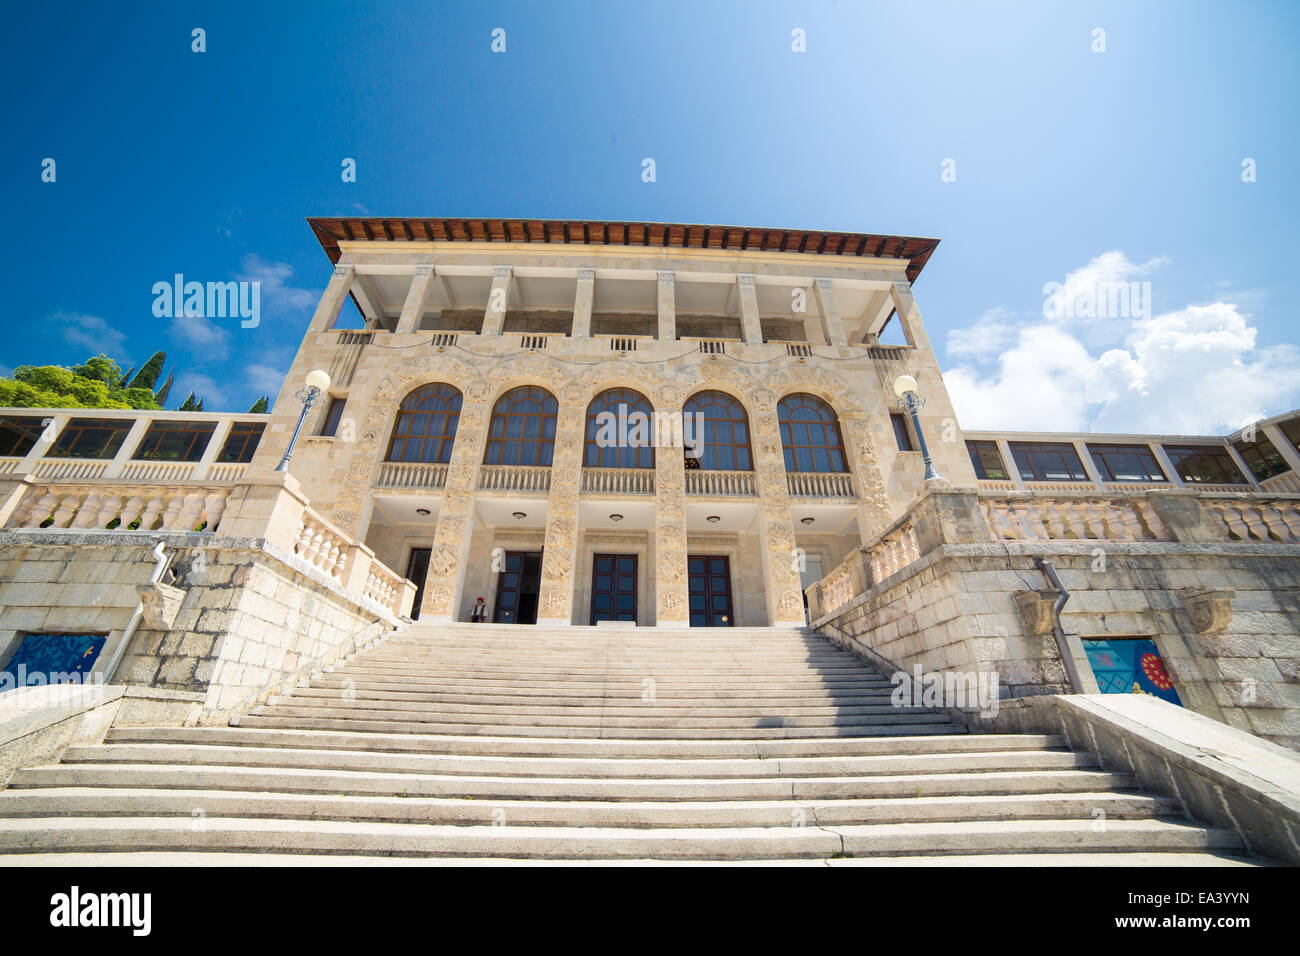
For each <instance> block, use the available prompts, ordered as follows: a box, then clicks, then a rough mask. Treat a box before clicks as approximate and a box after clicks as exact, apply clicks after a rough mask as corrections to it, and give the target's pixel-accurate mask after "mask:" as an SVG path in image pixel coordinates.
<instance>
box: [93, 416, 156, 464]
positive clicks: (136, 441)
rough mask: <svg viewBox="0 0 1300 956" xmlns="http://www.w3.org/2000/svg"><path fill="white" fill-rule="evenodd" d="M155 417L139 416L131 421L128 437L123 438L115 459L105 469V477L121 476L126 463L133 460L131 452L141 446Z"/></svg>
mask: <svg viewBox="0 0 1300 956" xmlns="http://www.w3.org/2000/svg"><path fill="white" fill-rule="evenodd" d="M153 421H154V419H151V418H137V419H136V420H135V421H133V422H132V423H131V430H130V431H129V432H127V433H126V438H124V439H122V446H121V447H120V448H118V450H117V454H116V455H114V456H113V461H112V462H111V463H110V464H109V466H108V467H107V468H105V469H104V474H103V475H102V477H104V478H120V477H122V471H123V469H125V468H126V463H127V462H128V461H130V460H131V453H132V452H134V451H135V450H136V449H137V448H139V447H140V442H141V441H143V440H144V435H145V432H147V431H148V430H149V426H150V425H151V424H153Z"/></svg>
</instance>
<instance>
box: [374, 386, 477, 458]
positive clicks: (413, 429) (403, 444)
mask: <svg viewBox="0 0 1300 956" xmlns="http://www.w3.org/2000/svg"><path fill="white" fill-rule="evenodd" d="M460 403H461V394H460V392H458V391H457V390H456V389H454V388H452V387H451V386H450V385H444V384H442V383H435V384H432V385H421V386H420V387H419V388H417V389H415V390H414V391H413V392H411V393H410V394H409V395H407V396H406V398H404V399H402V404H401V407H400V408H399V409H398V412H397V420H396V421H395V422H394V423H393V437H392V438H391V439H389V442H388V455H387V457H386V458H385V459H384V460H385V461H419V462H443V463H446V462H449V461H451V446H452V443H453V442H454V441H455V440H456V425H457V424H458V423H459V422H460Z"/></svg>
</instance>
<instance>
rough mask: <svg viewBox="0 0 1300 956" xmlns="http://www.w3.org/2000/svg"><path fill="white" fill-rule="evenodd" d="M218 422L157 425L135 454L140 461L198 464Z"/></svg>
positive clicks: (158, 423) (150, 427)
mask: <svg viewBox="0 0 1300 956" xmlns="http://www.w3.org/2000/svg"><path fill="white" fill-rule="evenodd" d="M216 427H217V425H216V423H215V422H163V421H158V422H154V423H153V424H152V425H150V426H149V430H148V431H147V432H145V435H144V441H142V442H140V447H139V448H137V449H136V450H135V460H136V461H198V460H199V459H200V458H202V457H203V450H204V449H205V448H207V447H208V440H209V439H210V438H211V437H212V433H213V432H214V431H215V430H216Z"/></svg>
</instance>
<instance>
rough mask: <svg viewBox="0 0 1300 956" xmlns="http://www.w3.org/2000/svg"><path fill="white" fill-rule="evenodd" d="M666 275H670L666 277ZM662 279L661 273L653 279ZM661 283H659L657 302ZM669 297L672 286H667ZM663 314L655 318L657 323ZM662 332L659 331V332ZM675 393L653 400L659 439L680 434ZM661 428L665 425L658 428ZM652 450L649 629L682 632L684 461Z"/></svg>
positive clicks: (685, 605) (685, 597)
mask: <svg viewBox="0 0 1300 956" xmlns="http://www.w3.org/2000/svg"><path fill="white" fill-rule="evenodd" d="M668 274H669V275H671V273H668ZM659 275H660V276H661V277H662V276H663V275H665V273H662V272H661V273H659ZM663 288H664V283H663V281H662V279H661V281H660V283H659V290H660V296H661V298H660V301H661V302H662V301H663V299H662V294H663ZM668 290H669V292H668V294H669V297H670V298H671V296H672V283H671V282H669V283H668ZM662 315H663V313H662V312H660V316H661V321H662ZM661 329H662V326H661ZM683 399H684V396H683V395H682V394H681V392H680V391H678V390H677V389H671V388H660V389H658V390H656V392H655V394H654V404H655V415H656V416H658V419H659V421H660V423H661V425H660V429H661V430H660V434H661V435H665V434H666V433H667V432H668V431H670V430H672V429H671V427H670V426H675V427H676V429H677V430H676V434H675V435H674V441H675V440H676V435H678V434H681V433H682V428H684V425H683V424H682V401H683ZM662 423H668V425H664V424H662ZM657 444H658V447H656V448H655V556H654V560H655V575H654V580H655V624H656V625H657V626H664V627H674V626H675V627H686V626H689V624H690V622H691V611H690V602H689V589H688V586H687V568H686V461H685V457H684V452H683V451H682V449H681V448H680V447H664V443H663V442H657Z"/></svg>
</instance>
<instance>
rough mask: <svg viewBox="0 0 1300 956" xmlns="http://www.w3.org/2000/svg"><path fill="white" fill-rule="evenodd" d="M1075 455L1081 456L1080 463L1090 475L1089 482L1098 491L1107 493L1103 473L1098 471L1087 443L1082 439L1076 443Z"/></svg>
mask: <svg viewBox="0 0 1300 956" xmlns="http://www.w3.org/2000/svg"><path fill="white" fill-rule="evenodd" d="M1073 444H1074V453H1075V454H1076V455H1078V456H1079V461H1080V462H1081V463H1082V464H1083V470H1084V471H1085V472H1087V474H1088V480H1089V481H1091V482H1092V483H1093V484H1094V485H1096V486H1097V488H1098V490H1101V491H1105V490H1106V483H1105V481H1104V480H1103V479H1102V477H1101V472H1099V471H1098V470H1097V464H1096V462H1094V461H1093V460H1092V455H1091V454H1089V452H1088V448H1087V443H1086V442H1084V441H1083V440H1082V439H1079V440H1077V441H1075V442H1074V443H1073Z"/></svg>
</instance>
